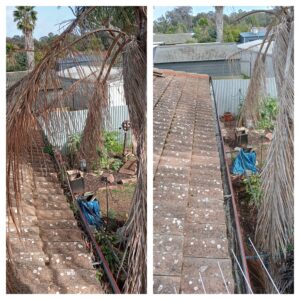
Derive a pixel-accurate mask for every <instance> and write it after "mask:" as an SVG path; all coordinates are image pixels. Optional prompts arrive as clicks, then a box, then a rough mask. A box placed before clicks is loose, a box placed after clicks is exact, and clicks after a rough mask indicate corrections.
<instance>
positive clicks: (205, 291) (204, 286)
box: [199, 271, 206, 294]
mask: <svg viewBox="0 0 300 300" xmlns="http://www.w3.org/2000/svg"><path fill="white" fill-rule="evenodd" d="M199 277H200V280H201V284H202V288H203V291H204V294H206V290H205V286H204V282H203V279H202V276H201V271H199Z"/></svg>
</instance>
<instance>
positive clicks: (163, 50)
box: [154, 43, 240, 64]
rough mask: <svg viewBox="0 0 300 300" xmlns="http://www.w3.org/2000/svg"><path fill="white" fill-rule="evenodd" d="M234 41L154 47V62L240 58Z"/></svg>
mask: <svg viewBox="0 0 300 300" xmlns="http://www.w3.org/2000/svg"><path fill="white" fill-rule="evenodd" d="M237 53H238V48H237V44H236V43H197V44H182V45H172V46H158V47H156V51H155V57H154V63H155V64H159V63H171V62H187V61H209V60H224V59H228V58H230V57H232V56H233V55H235V58H236V59H239V58H240V55H239V54H237Z"/></svg>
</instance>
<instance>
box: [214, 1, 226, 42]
mask: <svg viewBox="0 0 300 300" xmlns="http://www.w3.org/2000/svg"><path fill="white" fill-rule="evenodd" d="M223 8H224V6H215V10H216V19H215V21H216V30H217V42H219V43H222V42H223Z"/></svg>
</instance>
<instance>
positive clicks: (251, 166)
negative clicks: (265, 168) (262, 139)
mask: <svg viewBox="0 0 300 300" xmlns="http://www.w3.org/2000/svg"><path fill="white" fill-rule="evenodd" d="M255 164H256V152H255V151H252V152H244V150H243V149H241V150H240V152H239V154H238V155H237V157H236V158H235V160H234V162H233V164H232V168H231V172H232V173H233V174H235V175H243V174H245V173H246V170H250V171H252V172H253V173H256V172H257V169H256V166H255Z"/></svg>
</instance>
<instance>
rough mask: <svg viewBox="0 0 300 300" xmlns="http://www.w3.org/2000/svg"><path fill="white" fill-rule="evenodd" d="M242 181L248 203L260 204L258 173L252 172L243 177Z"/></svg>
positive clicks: (260, 191)
mask: <svg viewBox="0 0 300 300" xmlns="http://www.w3.org/2000/svg"><path fill="white" fill-rule="evenodd" d="M243 183H244V184H245V186H246V193H247V195H248V196H249V204H250V205H255V206H256V207H259V206H260V203H261V196H262V190H261V178H260V175H259V174H252V175H250V176H247V177H246V178H245V179H243Z"/></svg>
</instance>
